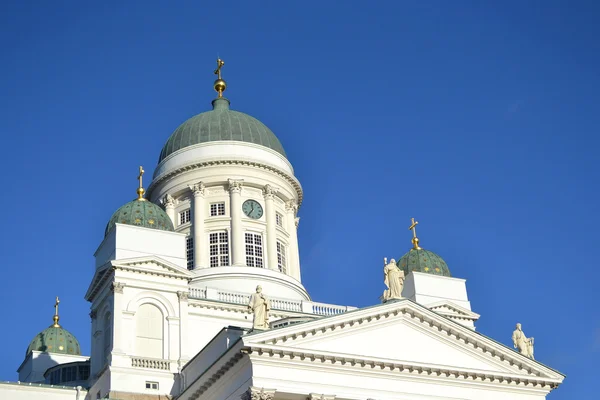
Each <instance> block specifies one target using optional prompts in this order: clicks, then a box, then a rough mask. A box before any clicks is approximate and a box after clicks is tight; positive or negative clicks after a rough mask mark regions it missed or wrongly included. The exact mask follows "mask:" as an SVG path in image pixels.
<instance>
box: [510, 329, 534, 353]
mask: <svg viewBox="0 0 600 400" xmlns="http://www.w3.org/2000/svg"><path fill="white" fill-rule="evenodd" d="M512 340H513V345H514V347H515V349H517V350H519V353H521V354H523V355H524V356H525V357H529V358H531V359H532V360H535V358H533V338H532V337H530V338H528V337H527V336H525V332H523V330H522V329H521V324H517V326H516V329H515V330H514V331H513V334H512Z"/></svg>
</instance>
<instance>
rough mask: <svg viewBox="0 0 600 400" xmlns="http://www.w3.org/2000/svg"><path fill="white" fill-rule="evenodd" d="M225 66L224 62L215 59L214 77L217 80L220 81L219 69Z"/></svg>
mask: <svg viewBox="0 0 600 400" xmlns="http://www.w3.org/2000/svg"><path fill="white" fill-rule="evenodd" d="M223 65H225V61H223V60H221V59H220V58H217V69H215V75H217V79H221V68H223Z"/></svg>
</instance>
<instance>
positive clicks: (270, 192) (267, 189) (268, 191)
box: [262, 184, 277, 200]
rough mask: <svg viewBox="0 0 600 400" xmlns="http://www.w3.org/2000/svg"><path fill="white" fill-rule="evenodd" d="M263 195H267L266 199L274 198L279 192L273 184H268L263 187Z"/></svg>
mask: <svg viewBox="0 0 600 400" xmlns="http://www.w3.org/2000/svg"><path fill="white" fill-rule="evenodd" d="M262 191H263V195H264V196H265V199H270V200H273V198H274V197H275V194H276V193H277V189H275V188H274V187H273V186H271V185H269V184H267V185H265V186H264V187H263V190H262Z"/></svg>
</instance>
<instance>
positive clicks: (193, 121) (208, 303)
mask: <svg viewBox="0 0 600 400" xmlns="http://www.w3.org/2000/svg"><path fill="white" fill-rule="evenodd" d="M223 66H224V62H223V61H222V60H220V59H219V60H218V61H217V69H216V70H215V71H214V73H215V75H216V76H217V79H216V80H215V82H214V89H215V91H216V92H217V97H216V98H215V99H214V100H213V101H212V110H209V111H206V112H203V113H201V114H198V115H196V116H194V117H192V118H190V119H188V120H187V121H185V122H184V123H183V124H181V125H180V126H179V127H178V128H177V129H176V130H175V131H174V132H173V134H172V135H171V136H170V137H169V138H168V139H167V141H166V143H165V145H164V147H163V148H162V150H161V152H160V156H159V160H158V165H157V166H156V168H155V170H154V173H153V175H152V179H151V181H150V182H149V183H147V181H148V179H146V175H145V171H144V169H143V168H142V167H140V168H139V174H138V181H139V182H138V188H137V198H136V199H135V200H133V201H130V202H128V203H126V204H124V205H123V206H122V207H120V208H119V209H117V210H116V211H115V212H114V214H113V215H112V216H111V217H110V218H109V219H108V223H107V225H106V228H105V231H104V238H103V240H102V242H101V243H100V244H99V246H98V248H97V250H96V252H95V254H94V256H95V268H94V273H93V276H91V280H90V282H89V286H88V289H87V292H86V294H85V299H86V300H87V301H88V302H89V303H90V314H89V317H90V319H91V332H90V334H91V351H90V354H88V355H83V354H81V349H80V346H79V343H78V341H77V338H75V337H74V336H73V335H72V334H71V333H69V331H68V330H67V329H66V327H68V325H69V323H70V322H69V321H61V320H60V305H59V304H60V299H58V298H56V301H55V313H54V317H53V318H52V323H51V325H50V326H49V327H48V328H46V329H45V330H43V331H42V332H40V333H38V334H37V335H35V336H34V337H33V339H32V340H31V342H30V343H29V346H28V347H27V350H26V354H25V358H24V360H23V362H22V363H21V365H20V366H18V369H17V372H18V381H16V382H1V383H0V399H3V400H13V399H14V400H21V399H22V400H25V399H27V400H31V399H33V400H35V399H52V400H63V399H64V400H67V399H71V400H88V399H89V400H95V399H115V400H146V399H147V400H152V399H156V400H158V399H181V400H239V399H243V400H307V399H308V400H334V399H335V400H367V399H371V400H418V399H420V400H425V399H427V400H436V399H437V400H442V399H462V400H481V399H486V400H508V399H510V400H535V399H545V398H546V396H547V395H548V393H550V392H551V391H552V390H554V389H556V388H557V387H558V386H559V385H560V384H561V383H562V381H563V379H564V375H563V374H561V373H560V372H558V371H556V370H554V369H552V368H550V367H548V366H546V365H543V364H541V363H539V362H538V361H536V360H535V356H534V339H533V338H531V337H527V336H526V334H525V333H524V331H523V329H522V327H521V325H520V324H517V325H516V327H515V328H514V332H513V336H512V340H513V344H514V348H509V347H507V346H505V345H503V344H501V343H499V342H497V341H496V340H494V339H492V338H490V337H487V336H485V335H484V334H482V333H479V332H478V331H477V330H476V323H477V320H478V318H479V315H478V314H477V313H476V312H474V311H473V310H472V309H471V303H470V301H469V298H468V295H467V287H466V280H465V279H464V278H465V277H455V276H452V274H451V272H450V269H449V268H448V265H447V264H446V262H445V261H444V260H443V259H442V257H440V256H439V255H437V254H436V253H434V252H432V251H430V250H426V249H424V248H422V247H421V246H420V243H419V238H418V236H417V227H418V221H416V220H415V219H412V221H407V227H408V228H409V229H410V230H411V231H412V246H411V247H409V246H407V249H406V250H407V252H406V254H404V255H403V256H402V257H400V258H399V259H398V260H397V261H396V260H395V259H391V260H389V261H388V260H387V259H385V260H383V262H382V265H381V276H382V280H381V290H382V292H381V293H382V294H381V297H380V300H381V301H380V303H378V304H373V305H371V306H369V307H365V308H355V307H351V306H346V305H338V304H325V303H319V302H317V301H315V300H313V299H312V298H311V297H310V295H309V293H308V292H307V290H306V289H305V288H304V286H303V284H302V273H301V272H302V271H301V262H300V256H299V254H300V252H299V249H298V236H297V227H298V221H299V219H298V209H299V206H300V205H301V203H302V200H303V196H304V193H303V190H302V186H301V184H300V182H299V181H298V179H297V178H296V176H295V174H294V168H293V166H292V164H291V163H290V162H289V160H288V159H287V157H286V153H285V150H284V149H283V147H282V145H281V143H280V141H279V139H278V138H277V137H276V136H275V134H274V133H273V132H272V131H271V130H270V129H269V128H268V127H267V126H265V125H264V124H263V123H261V122H260V121H259V120H257V119H255V118H253V117H251V116H250V115H248V114H244V113H242V112H239V111H234V110H232V109H231V108H230V102H229V100H228V99H227V98H226V97H224V92H225V90H226V87H227V85H226V82H225V80H224V79H223V78H222V76H221V73H222V68H223ZM145 182H146V183H147V184H146V185H145ZM145 186H146V187H145ZM124 195H125V194H124ZM308 195H310V194H308ZM409 222H410V223H409ZM475 309H476V307H475ZM85 318H86V319H87V316H86V317H85ZM82 319H83V316H82ZM48 322H50V318H49V321H48ZM525 328H526V326H525ZM33 334H34V332H32V336H33ZM390 338H392V339H393V341H397V340H398V338H401V339H400V340H401V341H402V343H410V346H397V345H394V344H393V343H392V342H393V341H392V340H390ZM26 344H27V343H24V347H25V345H26Z"/></svg>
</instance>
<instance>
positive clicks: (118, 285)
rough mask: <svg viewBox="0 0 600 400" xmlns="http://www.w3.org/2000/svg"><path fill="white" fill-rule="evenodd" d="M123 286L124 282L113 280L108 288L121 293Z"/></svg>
mask: <svg viewBox="0 0 600 400" xmlns="http://www.w3.org/2000/svg"><path fill="white" fill-rule="evenodd" d="M124 288H125V284H124V283H122V282H113V283H112V285H111V287H110V290H111V292H113V293H123V289H124Z"/></svg>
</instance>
